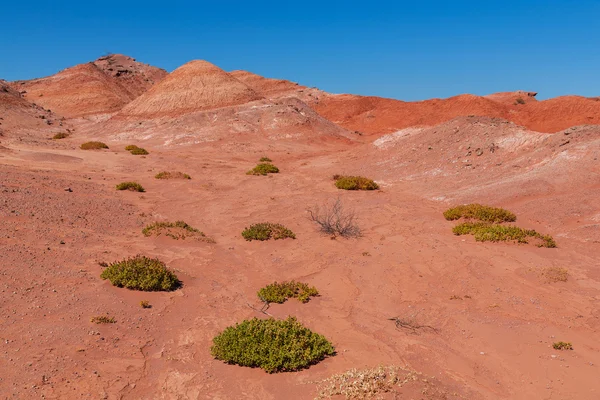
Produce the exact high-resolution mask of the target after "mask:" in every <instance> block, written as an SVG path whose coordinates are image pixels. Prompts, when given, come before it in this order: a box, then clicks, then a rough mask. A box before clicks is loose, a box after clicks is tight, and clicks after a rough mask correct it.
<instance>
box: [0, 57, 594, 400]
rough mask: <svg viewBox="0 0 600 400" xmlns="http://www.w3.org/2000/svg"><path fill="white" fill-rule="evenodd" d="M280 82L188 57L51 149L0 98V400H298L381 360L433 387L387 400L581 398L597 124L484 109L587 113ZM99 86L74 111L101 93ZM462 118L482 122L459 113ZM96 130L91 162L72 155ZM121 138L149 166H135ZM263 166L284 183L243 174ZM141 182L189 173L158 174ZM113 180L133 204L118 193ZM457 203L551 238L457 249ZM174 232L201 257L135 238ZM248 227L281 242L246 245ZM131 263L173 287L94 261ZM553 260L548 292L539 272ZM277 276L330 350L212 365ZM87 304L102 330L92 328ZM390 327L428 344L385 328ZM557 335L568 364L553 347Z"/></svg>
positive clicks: (590, 293)
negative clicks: (274, 361)
mask: <svg viewBox="0 0 600 400" xmlns="http://www.w3.org/2000/svg"><path fill="white" fill-rule="evenodd" d="M94 68H96V70H97V71H100V72H101V73H102V74H103V75H104V76H108V75H107V74H106V73H104V72H102V68H100V67H97V66H96V67H94ZM67 71H68V70H67ZM113 72H114V71H113ZM236 75H237V77H236ZM93 76H97V75H93ZM98 76H99V75H98ZM109 78H110V77H109ZM117 78H120V77H117ZM78 79H82V82H85V79H84V77H83V75H81V76H80V78H78ZM94 79H95V78H94ZM94 79H93V78H90V82H92V83H93V82H97V81H96V80H94ZM107 79H108V78H107ZM110 79H112V78H110ZM256 82H262V83H261V85H262V89H260V88H259V86H258V85H257V83H256ZM267 82H268V81H267ZM94 85H95V84H92V87H96V86H94ZM279 85H280V84H279V83H278V84H276V85H274V86H273V87H271V86H269V85H268V84H265V82H264V81H262V80H260V79H256V78H255V77H252V79H246V80H244V79H242V78H241V77H240V73H234V74H228V73H226V72H223V71H222V70H219V69H218V68H217V67H214V66H211V65H210V64H208V63H205V62H194V63H191V64H186V65H185V66H183V67H181V68H180V69H179V70H177V71H175V72H173V73H172V74H171V75H169V76H168V77H167V78H165V79H163V80H162V81H161V82H160V83H158V84H156V85H153V86H151V87H150V89H148V90H147V91H146V92H144V93H143V94H141V95H140V96H139V97H137V99H136V100H133V101H132V102H129V103H127V105H125V106H124V107H121V109H120V110H116V111H115V112H114V113H113V114H111V115H109V117H110V118H108V119H106V120H101V121H97V120H96V119H95V118H86V119H67V120H65V121H60V122H62V123H63V127H60V129H66V127H67V125H68V126H69V127H70V128H69V129H70V130H71V135H70V136H69V137H68V138H66V139H62V140H48V135H49V134H50V133H51V132H52V129H57V126H56V125H47V124H46V123H44V122H43V120H42V119H41V118H39V117H37V115H38V114H36V113H48V115H50V114H52V113H50V112H47V111H44V110H42V109H41V108H39V107H36V106H33V105H32V104H31V103H28V102H27V98H23V97H22V96H21V95H20V94H19V93H18V92H16V91H14V90H11V89H10V88H8V86H7V85H6V84H4V86H0V117H2V118H4V119H3V120H0V122H2V123H3V125H0V128H5V126H7V125H5V124H4V123H5V121H11V125H10V127H11V129H10V130H7V131H6V132H5V134H4V136H2V137H0V220H1V221H2V223H1V224H0V265H2V268H0V273H2V277H3V279H2V285H1V289H0V304H2V305H3V306H2V307H0V339H1V342H0V343H1V344H2V346H3V347H4V348H3V350H2V351H1V352H0V397H1V398H7V399H8V398H15V399H29V398H46V399H81V398H90V399H96V398H106V399H154V398H161V399H188V398H189V399H237V398H248V399H281V398H286V399H307V398H315V397H316V396H317V394H318V393H317V387H318V385H317V383H318V382H319V381H322V380H323V379H326V378H328V377H330V376H331V375H333V374H337V373H342V372H344V371H347V370H348V369H351V368H368V367H376V366H378V365H398V366H402V367H404V366H406V367H407V368H410V369H413V370H416V371H419V372H420V373H422V374H423V376H424V377H426V379H427V380H428V382H429V385H430V386H429V388H430V389H431V390H428V391H427V393H422V392H421V388H420V387H419V386H414V387H412V386H409V387H407V388H406V389H402V390H397V391H395V392H393V393H388V394H386V396H387V397H386V398H390V399H392V398H424V399H548V400H550V399H583V400H588V399H589V400H593V399H597V398H599V396H600V393H599V389H598V385H597V382H596V381H597V376H598V375H599V373H600V371H599V369H598V368H599V367H600V344H599V341H598V332H599V329H600V311H599V307H598V306H599V301H600V270H599V269H598V254H599V251H600V205H599V204H598V201H597V199H598V197H599V195H600V184H599V182H600V164H599V163H598V159H599V157H600V127H598V126H595V125H583V126H577V127H570V128H569V129H564V130H561V131H558V132H557V133H554V134H547V133H539V132H535V131H534V130H533V128H531V127H529V128H524V127H522V126H519V125H517V124H515V123H513V122H510V121H508V120H507V119H503V118H502V117H504V118H506V117H507V116H511V115H513V114H514V115H525V113H522V112H521V111H518V110H519V109H520V107H521V108H523V109H525V108H528V109H529V108H531V109H532V110H533V109H535V110H541V111H539V112H540V113H542V112H546V113H550V112H551V110H554V111H552V112H563V111H560V110H567V111H568V112H567V111H565V112H564V115H563V119H564V120H565V121H579V119H584V118H586V117H587V114H588V113H592V112H593V110H594V108H593V106H591V104H596V103H600V102H596V101H595V100H593V99H584V98H566V99H565V98H559V99H554V101H551V100H546V101H535V99H534V97H533V96H528V97H531V98H527V99H525V104H519V105H514V104H512V103H511V99H512V96H514V95H515V94H502V95H497V96H495V97H494V96H490V97H489V98H483V97H477V96H458V97H456V98H452V99H447V100H431V101H427V102H421V103H404V102H397V101H394V100H387V99H376V98H365V97H356V96H347V95H342V96H332V95H327V94H324V93H323V92H319V91H316V90H309V89H304V88H299V89H293V88H291V87H290V88H291V91H290V92H287V91H286V90H283V89H282V90H279V89H277V87H279ZM282 86H286V85H282ZM3 87H6V88H7V90H6V91H3V90H2V88H3ZM269 88H271V89H272V90H271V89H269ZM60 94H61V93H60V91H59V92H57V93H56V96H57V97H56V98H59V97H60V96H59V95H60ZM308 94H311V96H308ZM66 95H67V94H66V93H65V96H66ZM516 95H517V96H520V95H521V94H516ZM95 96H97V100H94V101H93V102H92V103H91V104H92V106H93V107H92V108H94V107H96V105H97V104H101V103H102V102H103V101H104V99H103V97H102V96H104V95H102V92H97V93H96V94H95ZM107 96H108V95H107ZM303 96H305V97H303ZM312 96H314V97H313V99H314V100H313V101H312V102H311V100H310V97H312ZM43 97H46V96H43ZM297 97H300V99H298V98H297ZM29 99H30V100H31V98H29ZM111 101H112V100H111ZM592 102H595V103H592ZM398 104H402V107H397V105H398ZM566 104H571V105H572V108H568V107H566V106H565V105H566ZM588 106H589V107H590V108H589V109H588V108H587V107H588ZM78 107H81V110H80V111H81V112H84V109H83V107H84V103H79V105H78ZM311 107H316V109H317V110H318V111H319V113H320V115H319V114H317V112H315V111H314V110H313V109H312V108H311ZM403 107H406V108H403ZM535 107H538V108H535ZM324 110H325V111H324ZM395 110H396V111H397V110H404V111H402V112H404V114H402V113H400V115H398V116H397V115H395V112H396V111H395ZM419 110H424V111H419ZM498 110H500V111H498ZM514 110H517V111H514ZM569 110H570V111H569ZM582 110H583V111H582ZM53 111H54V109H53ZM513 111H514V112H513ZM94 112H95V111H94ZM581 112H582V114H578V113H581ZM327 113H331V115H332V116H331V119H332V120H333V122H332V121H330V120H328V119H326V118H324V117H323V116H324V115H326V114H327ZM436 113H437V114H439V115H436ZM456 113H459V114H460V113H466V115H467V116H458V117H457V116H456V115H454V114H456ZM478 113H488V114H489V115H488V114H486V116H483V117H481V116H472V117H469V116H468V115H477V114H478ZM40 115H41V114H40ZM52 115H54V114H52ZM90 115H91V114H90ZM367 115H372V116H373V117H369V118H367ZM590 115H591V114H590ZM559 116H560V115H559ZM570 116H572V118H571V117H570ZM346 117H347V118H348V120H347V121H345V120H344V118H346ZM52 118H56V117H52ZM437 118H439V119H437ZM405 119H408V120H409V122H410V121H412V125H408V126H402V124H404V123H408V122H406V121H405ZM558 119H559V117H558V116H557V117H556V120H555V121H558ZM57 120H58V119H57ZM371 120H373V121H372V122H367V121H371ZM19 121H23V124H24V126H21V127H19V126H18V122H19ZM40 121H42V122H40ZM348 121H349V122H348ZM389 121H393V122H394V124H395V123H398V124H401V125H400V126H399V127H393V128H392V127H390V125H389V124H388V122H389ZM432 121H433V122H432ZM548 121H553V120H552V119H551V118H548ZM334 122H339V123H340V124H341V125H342V126H343V127H345V128H348V129H349V130H351V131H354V130H361V129H358V127H361V126H364V127H367V128H369V127H372V128H373V130H372V131H368V130H366V129H363V130H362V131H363V132H364V133H365V134H367V133H370V134H373V135H376V136H374V137H369V136H367V135H362V136H361V135H358V134H355V133H350V132H349V131H348V130H346V129H344V128H342V127H340V126H338V125H336V124H335V123H334ZM355 123H356V127H357V128H354V125H353V124H355ZM539 123H545V122H544V121H542V120H540V122H539ZM548 123H550V122H548ZM361 124H363V125H361ZM351 125H352V126H351ZM375 128H377V129H375ZM386 132H387V134H385V133H386ZM96 139H100V140H102V141H104V142H106V143H107V144H108V145H109V147H110V149H109V150H99V151H84V150H81V149H79V145H80V144H81V143H83V142H85V141H88V140H96ZM129 144H137V145H140V146H142V147H144V148H146V149H147V150H148V151H149V152H150V154H149V155H147V156H133V155H131V154H130V153H129V152H127V151H125V150H124V147H125V146H126V145H129ZM263 156H267V157H269V158H271V159H272V160H273V163H274V164H275V165H277V167H279V169H280V173H279V174H273V175H269V176H265V177H262V176H248V175H246V171H248V170H249V169H250V168H252V167H253V166H254V165H256V163H257V162H258V160H259V158H261V157H263ZM161 171H181V172H183V173H187V174H189V175H191V177H192V179H191V180H183V179H173V180H159V179H155V178H154V176H155V175H156V174H157V173H158V172H161ZM333 174H360V175H364V176H367V177H370V178H372V179H374V180H375V181H376V182H378V183H379V185H380V187H381V190H378V191H371V192H350V191H340V190H338V189H336V188H335V186H334V185H333V181H332V180H331V176H332V175H333ZM130 180H135V181H137V182H139V183H140V184H142V185H143V186H144V188H145V189H146V192H145V193H134V192H127V191H125V192H120V191H117V190H116V189H115V185H116V184H117V183H119V182H122V181H130ZM337 198H340V199H341V200H342V202H343V203H344V204H345V206H346V207H347V208H349V209H353V210H355V212H356V214H357V217H358V223H359V225H360V227H361V229H362V232H363V236H362V237H360V238H357V239H341V238H337V239H336V240H332V239H331V238H330V237H328V236H325V235H322V234H321V233H319V232H318V230H317V227H316V226H315V225H314V224H313V223H312V222H311V221H310V220H309V219H308V218H307V212H306V209H307V207H311V206H313V205H316V204H323V203H324V202H327V201H333V200H335V199H337ZM467 202H468V203H470V202H480V203H484V204H490V205H493V206H500V207H504V208H507V209H509V210H511V211H513V212H514V213H515V214H516V215H517V218H518V219H517V224H518V225H519V226H522V227H525V228H530V229H536V230H537V231H539V232H542V233H544V234H550V235H552V236H553V237H554V238H555V240H556V242H557V244H558V248H555V249H547V248H537V247H535V246H533V245H519V244H514V243H480V242H476V241H475V240H474V239H473V238H472V237H465V236H461V237H459V236H454V235H453V234H452V232H451V230H452V227H453V226H454V224H455V222H448V221H446V220H445V219H444V218H443V216H442V213H443V211H444V210H445V209H447V208H448V207H450V206H452V205H456V204H461V203H467ZM176 220H183V221H185V222H187V223H188V224H190V225H191V226H193V227H195V228H198V229H199V230H201V231H202V232H204V233H205V234H206V235H207V236H208V237H210V238H212V239H214V240H215V243H205V242H201V241H197V240H187V239H185V240H174V239H171V238H169V237H166V236H164V235H161V236H159V237H145V236H144V235H143V234H142V232H141V231H142V229H143V227H144V226H145V225H146V224H148V223H151V222H155V221H176ZM265 221H270V222H277V223H282V224H284V225H285V226H287V227H288V228H290V229H291V230H292V231H294V232H295V234H296V236H297V239H296V240H291V239H288V240H278V241H269V242H247V241H245V240H244V239H243V238H242V236H241V231H242V230H243V229H244V228H245V227H246V226H248V225H250V224H252V223H256V222H265ZM135 254H145V255H148V256H152V257H158V258H160V259H161V260H163V261H164V262H165V263H166V264H167V265H168V266H169V267H170V268H172V269H174V270H175V272H176V273H177V275H178V276H179V278H180V279H181V280H182V282H183V287H182V288H180V289H178V290H176V291H174V292H169V293H160V292H156V293H144V292H136V291H130V290H126V289H120V288H116V287H112V286H111V285H110V283H109V282H107V281H103V280H102V279H100V273H101V272H102V267H101V266H100V265H99V262H112V261H116V260H120V259H123V258H125V257H129V256H132V255H135ZM551 267H552V268H565V269H566V270H567V271H568V280H567V281H566V282H549V281H548V280H547V278H546V276H545V275H544V273H545V271H546V269H547V268H551ZM292 279H294V280H299V281H304V282H306V283H308V284H310V285H312V286H316V287H317V288H318V290H319V292H320V296H319V297H317V298H315V299H313V300H311V301H310V302H309V303H307V304H302V303H300V302H297V301H288V302H286V303H285V304H283V305H271V307H270V308H269V310H268V312H269V313H270V314H272V315H273V316H275V317H276V318H285V317H287V316H288V315H294V316H296V317H297V318H298V320H299V321H301V322H302V323H303V324H305V325H306V326H307V327H309V328H311V329H312V330H314V331H316V332H318V333H321V334H323V335H324V336H326V337H327V338H328V339H329V340H330V341H331V342H332V343H333V344H334V346H335V347H336V350H337V354H336V355H335V356H333V357H330V358H327V359H325V360H324V361H322V362H320V363H318V364H316V365H314V366H311V367H310V368H308V369H305V370H303V371H299V372H293V373H279V374H267V373H265V372H264V371H262V370H259V369H250V368H244V367H239V366H235V365H227V364H225V363H223V362H221V361H217V360H214V359H213V358H212V357H211V355H210V346H211V341H212V338H213V337H214V336H215V335H216V334H218V333H219V332H221V331H222V330H223V329H225V328H226V327H227V326H230V325H232V324H235V323H236V322H240V321H242V320H243V319H246V318H252V317H260V318H262V317H265V315H264V314H261V313H260V312H257V311H256V310H255V309H254V308H252V307H255V308H256V307H260V306H261V303H260V301H259V300H258V298H257V297H256V292H257V291H258V290H259V289H260V288H261V287H263V286H265V285H266V284H269V283H272V282H273V281H282V280H292ZM142 300H148V301H149V302H150V304H151V305H152V308H150V309H143V308H142V307H140V301H142ZM251 306H252V307H251ZM106 314H108V315H110V316H113V317H115V319H116V323H115V324H106V325H96V324H93V323H91V322H90V318H91V317H93V316H97V315H106ZM393 317H401V318H407V319H412V320H414V321H415V322H416V323H417V324H421V325H429V326H431V327H434V328H435V331H433V330H428V329H424V330H417V331H411V330H406V329H401V328H397V327H396V326H395V324H394V322H393V321H391V320H390V318H393ZM558 341H565V342H571V343H572V344H573V350H563V351H560V350H555V349H553V348H552V344H553V343H554V342H558Z"/></svg>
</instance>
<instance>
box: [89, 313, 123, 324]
mask: <svg viewBox="0 0 600 400" xmlns="http://www.w3.org/2000/svg"><path fill="white" fill-rule="evenodd" d="M90 322H93V323H94V324H114V323H116V322H117V320H116V319H114V318H113V317H109V316H106V315H97V316H95V317H92V318H90Z"/></svg>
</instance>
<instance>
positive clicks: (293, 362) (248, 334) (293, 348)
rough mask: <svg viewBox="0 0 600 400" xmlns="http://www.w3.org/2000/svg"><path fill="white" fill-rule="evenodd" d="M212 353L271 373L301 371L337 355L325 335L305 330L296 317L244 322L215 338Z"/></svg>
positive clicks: (256, 319)
mask: <svg viewBox="0 0 600 400" xmlns="http://www.w3.org/2000/svg"><path fill="white" fill-rule="evenodd" d="M211 354H212V356H213V357H214V358H216V359H217V360H222V361H225V362H227V363H228V364H237V365H240V366H244V367H258V368H262V369H264V370H265V371H266V372H268V373H274V372H286V371H298V370H301V369H303V368H307V367H309V366H310V365H312V364H316V363H318V362H319V361H321V360H323V359H324V358H325V357H327V356H332V355H334V354H335V349H334V347H333V345H332V344H331V343H330V342H329V341H328V340H327V339H326V338H325V337H324V336H322V335H319V334H317V333H314V332H312V331H311V330H310V329H308V328H306V327H304V326H303V325H302V324H301V323H300V322H298V321H297V320H296V318H294V317H289V318H288V319H286V320H278V319H274V318H269V319H258V318H253V319H251V320H246V321H243V322H241V323H239V324H236V325H235V326H230V327H228V328H226V329H225V330H224V331H223V332H222V333H220V334H219V335H217V336H216V337H215V338H214V339H213V346H212V347H211Z"/></svg>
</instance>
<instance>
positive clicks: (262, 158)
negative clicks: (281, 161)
mask: <svg viewBox="0 0 600 400" xmlns="http://www.w3.org/2000/svg"><path fill="white" fill-rule="evenodd" d="M258 161H260V162H267V163H270V162H271V161H273V160H271V159H270V158H269V157H261V158H260V160H258Z"/></svg>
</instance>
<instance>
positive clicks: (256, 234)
mask: <svg viewBox="0 0 600 400" xmlns="http://www.w3.org/2000/svg"><path fill="white" fill-rule="evenodd" d="M242 236H243V237H244V239H246V240H247V241H252V240H269V239H275V240H278V239H287V238H291V239H296V234H295V233H294V232H292V231H291V230H289V229H288V228H286V227H285V226H283V225H281V224H273V223H270V222H262V223H259V224H254V225H250V227H249V228H246V229H244V230H243V231H242Z"/></svg>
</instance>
